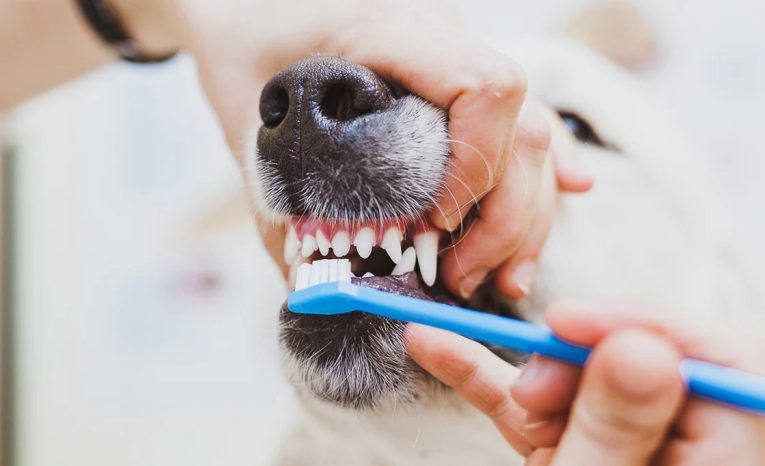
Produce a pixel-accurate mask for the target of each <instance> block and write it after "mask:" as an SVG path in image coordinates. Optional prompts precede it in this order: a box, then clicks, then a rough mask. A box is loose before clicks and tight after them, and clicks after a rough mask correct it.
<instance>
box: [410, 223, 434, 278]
mask: <svg viewBox="0 0 765 466" xmlns="http://www.w3.org/2000/svg"><path fill="white" fill-rule="evenodd" d="M414 250H415V251H416V252H417V262H418V263H419V264H420V275H421V276H422V280H423V281H424V282H425V284H426V285H428V286H433V284H434V283H435V282H436V270H437V268H438V232H436V231H426V232H423V233H419V234H417V235H414Z"/></svg>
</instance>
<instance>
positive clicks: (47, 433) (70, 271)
mask: <svg viewBox="0 0 765 466" xmlns="http://www.w3.org/2000/svg"><path fill="white" fill-rule="evenodd" d="M598 3H602V2H586V1H581V0H576V1H575V0H554V1H553V0H548V1H546V2H521V1H516V0H513V1H507V0H503V1H499V0H497V1H489V0H483V1H468V0H463V1H461V2H459V4H460V6H461V8H462V9H463V11H464V14H465V17H466V19H467V21H468V24H469V25H470V26H471V27H473V28H474V29H475V31H476V32H477V33H478V34H482V35H484V36H485V37H486V38H487V39H488V40H490V41H495V42H507V41H508V39H512V38H517V37H526V36H529V35H550V34H562V33H563V32H564V31H568V32H569V33H572V34H575V35H576V30H577V28H576V25H577V24H579V22H581V21H587V20H588V16H587V15H585V16H581V14H582V12H584V11H590V12H592V10H590V8H591V7H592V6H593V5H595V4H598ZM635 5H636V6H637V7H638V9H639V11H640V13H641V14H642V15H643V20H644V23H641V24H643V25H644V26H645V27H646V28H647V29H646V31H649V33H650V34H649V35H650V37H651V39H652V42H653V44H654V45H653V46H651V47H649V48H650V49H651V50H649V51H648V53H647V54H646V55H645V56H643V57H642V58H640V59H639V60H634V57H632V58H630V57H626V58H624V57H622V58H624V61H625V64H626V65H627V66H630V67H632V68H634V69H635V72H636V73H637V74H638V75H639V77H640V79H642V80H643V81H645V83H646V84H647V85H648V86H649V87H651V88H652V89H653V91H654V92H655V93H656V94H658V95H659V96H660V97H662V98H663V99H664V100H665V101H666V102H667V103H668V105H669V106H671V107H672V108H674V109H675V110H676V111H677V113H679V114H680V115H683V117H684V125H685V128H683V130H684V131H686V132H687V133H688V134H689V137H690V138H691V139H692V140H693V141H694V142H695V143H696V146H697V147H698V151H699V153H698V163H699V164H705V165H707V166H708V167H709V168H710V169H711V171H712V173H713V174H714V176H715V178H716V181H717V182H718V184H719V185H720V186H721V187H722V189H721V190H720V192H719V196H720V198H721V200H722V205H724V206H725V209H726V210H727V213H728V217H729V218H730V219H731V221H730V225H728V227H729V229H730V230H731V232H732V234H734V235H735V237H736V239H737V240H738V241H740V242H741V243H743V244H744V245H746V247H748V250H749V251H750V253H749V254H748V259H749V260H750V262H751V264H753V265H756V264H758V263H761V261H762V260H763V259H765V251H764V249H765V248H763V247H762V246H761V245H760V238H762V237H764V236H765V220H763V214H762V210H761V207H760V205H761V202H762V199H763V187H762V186H761V173H762V172H763V168H765V161H763V160H762V155H763V154H765V139H763V138H762V137H761V131H760V128H759V125H760V123H759V122H760V112H761V111H762V110H763V109H765V35H763V34H762V24H761V19H762V18H765V4H763V3H762V2H757V1H755V0H751V1H745V0H732V1H727V2H720V1H712V0H703V1H700V0H682V1H673V2H666V1H660V0H641V1H640V2H639V3H638V2H636V3H635ZM641 27H642V26H641ZM572 31H573V32H572ZM641 31H642V29H641V30H639V31H637V32H636V34H640V33H641ZM632 32H634V31H632ZM632 32H630V33H632ZM625 33H626V32H625ZM580 39H582V40H590V41H594V42H597V38H591V37H590V38H581V37H580ZM595 45H597V44H595ZM600 45H601V46H603V47H606V48H607V47H608V45H609V44H600ZM625 111H629V109H625ZM4 118H5V121H4V123H3V126H4V127H5V130H6V132H7V134H6V138H5V140H6V141H10V144H8V145H7V146H6V148H5V149H4V153H3V158H2V178H0V180H1V182H2V189H0V193H1V195H0V198H1V199H2V204H0V205H2V217H1V218H2V220H1V221H2V227H3V228H2V232H3V236H2V238H3V241H2V247H1V248H0V256H2V259H3V264H4V267H3V275H2V284H3V288H2V303H3V306H2V310H3V314H2V342H3V345H2V357H3V361H4V365H3V388H2V395H3V397H2V399H3V404H2V410H3V420H4V421H3V428H2V434H3V436H2V438H3V441H2V446H1V448H2V449H3V455H4V458H5V463H4V464H3V465H2V466H10V465H14V466H15V465H19V466H52V465H75V464H76V465H80V466H84V465H101V464H109V465H111V466H128V465H130V466H134V465H142V466H144V465H164V466H173V465H184V466H193V465H200V466H201V465H220V464H225V465H231V466H236V465H253V464H268V463H269V461H270V460H271V459H272V458H273V455H274V452H275V449H276V446H277V445H278V439H279V436H280V435H281V433H282V431H283V429H284V427H285V425H287V424H288V422H289V420H290V418H291V416H292V412H293V411H292V393H291V391H290V389H289V388H288V387H287V386H286V384H285V383H284V382H283V381H282V379H281V375H280V373H279V370H278V353H277V350H276V348H277V340H276V309H277V308H278V306H279V304H280V303H281V301H282V299H283V297H284V293H285V292H286V290H285V289H284V285H283V284H282V281H281V278H280V275H279V273H278V271H277V270H276V269H275V267H274V266H273V265H272V264H271V261H270V259H269V258H268V256H267V254H266V253H265V252H264V250H263V249H262V247H261V245H260V243H259V240H258V238H257V234H256V231H255V228H254V226H253V225H252V224H251V223H250V219H249V214H248V212H247V207H246V206H245V205H244V203H242V202H241V201H240V200H239V197H238V196H237V192H238V189H239V185H240V178H239V174H238V172H237V169H236V166H235V164H234V162H233V159H232V157H231V156H230V155H229V153H228V150H227V148H226V146H225V143H224V140H223V137H222V134H221V132H220V129H219V128H218V126H217V123H216V121H215V119H214V116H213V115H212V113H211V111H210V109H209V107H208V105H207V103H206V101H205V99H204V97H203V95H202V94H201V91H200V89H199V85H198V82H197V79H196V76H195V72H194V66H193V62H192V61H191V60H190V59H189V57H185V56H180V57H178V58H176V59H174V60H173V61H171V62H170V63H167V64H163V65H156V66H145V67H142V66H134V65H128V64H119V63H117V64H113V65H110V66H107V67H105V68H102V69H100V70H98V71H96V72H93V73H90V74H88V75H86V76H84V77H82V78H80V79H79V80H77V81H75V82H72V83H70V84H67V85H65V86H63V87H60V88H57V89H55V90H52V91H50V92H48V93H47V94H45V95H42V96H39V97H37V98H35V99H34V100H32V101H29V102H26V103H25V104H23V105H22V106H20V107H18V108H17V109H15V110H14V111H13V112H12V113H11V114H10V115H5V117H4ZM274 290H279V291H278V292H274Z"/></svg>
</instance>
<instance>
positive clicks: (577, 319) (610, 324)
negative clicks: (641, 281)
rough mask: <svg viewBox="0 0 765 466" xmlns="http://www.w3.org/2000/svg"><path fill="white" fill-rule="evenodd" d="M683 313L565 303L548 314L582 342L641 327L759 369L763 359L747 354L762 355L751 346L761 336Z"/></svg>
mask: <svg viewBox="0 0 765 466" xmlns="http://www.w3.org/2000/svg"><path fill="white" fill-rule="evenodd" d="M681 317H682V316H680V315H678V314H677V313H676V312H674V313H673V312H672V311H670V310H668V309H666V308H664V307H661V306H657V305H655V304H640V303H618V304H608V303H594V304H584V303H571V302H570V303H559V304H556V305H553V306H551V307H550V309H549V310H548V312H547V314H546V320H547V323H548V325H549V326H550V328H552V329H553V331H555V333H556V334H558V335H559V336H560V337H561V338H564V339H566V340H569V341H571V342H573V343H577V344H580V345H584V346H594V345H595V344H597V343H598V341H600V340H601V339H602V338H603V337H604V336H606V335H608V334H610V333H611V332H613V331H615V330H617V329H620V328H625V327H636V326H637V327H642V328H645V329H649V330H651V331H653V332H655V333H658V334H661V335H665V336H667V337H668V338H669V339H670V340H672V342H674V344H675V345H676V346H677V347H678V348H679V349H680V351H681V352H682V353H684V354H685V355H686V356H690V357H694V358H699V359H704V360H706V361H710V362H714V363H718V364H723V365H726V366H730V367H737V368H739V369H743V370H755V371H756V370H758V369H759V365H760V364H759V362H758V361H753V360H752V359H751V358H748V357H747V356H746V355H747V354H757V352H756V351H755V352H753V351H751V350H753V349H754V348H751V349H750V348H748V347H747V346H746V345H747V344H748V342H750V341H758V339H757V338H756V337H753V338H748V336H749V335H747V333H746V332H744V331H743V330H742V329H733V328H732V327H726V326H724V325H720V324H719V323H717V322H713V321H711V320H708V319H705V318H704V316H694V317H693V319H688V318H685V319H683V318H681ZM759 341H761V340H759Z"/></svg>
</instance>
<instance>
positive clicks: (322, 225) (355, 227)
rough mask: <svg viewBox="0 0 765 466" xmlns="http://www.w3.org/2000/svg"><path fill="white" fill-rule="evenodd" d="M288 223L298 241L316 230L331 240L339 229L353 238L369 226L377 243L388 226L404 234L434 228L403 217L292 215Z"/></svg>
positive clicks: (380, 240) (314, 233) (314, 234)
mask: <svg viewBox="0 0 765 466" xmlns="http://www.w3.org/2000/svg"><path fill="white" fill-rule="evenodd" d="M290 223H292V226H293V227H294V228H295V232H296V233H297V237H298V239H300V241H302V240H303V237H304V236H305V235H309V234H310V235H313V236H316V232H317V231H321V232H322V233H323V234H324V237H325V238H327V239H329V240H330V241H331V240H332V238H334V237H335V233H336V232H338V231H341V230H344V231H347V232H348V236H350V237H351V240H353V238H354V237H355V236H356V233H357V232H358V231H359V230H360V229H362V228H364V227H370V228H372V230H374V232H375V241H376V243H377V244H380V243H381V242H382V238H383V235H384V234H385V232H386V231H387V230H388V229H389V228H390V227H394V226H395V227H398V229H399V230H400V231H401V232H402V233H403V234H404V235H405V236H406V235H415V234H417V233H421V232H423V231H427V230H432V229H434V228H435V227H433V226H432V225H431V224H430V223H426V222H422V221H420V222H416V223H415V222H411V221H407V220H404V219H391V220H385V221H382V222H348V221H346V220H330V219H324V218H318V217H293V218H292V220H290Z"/></svg>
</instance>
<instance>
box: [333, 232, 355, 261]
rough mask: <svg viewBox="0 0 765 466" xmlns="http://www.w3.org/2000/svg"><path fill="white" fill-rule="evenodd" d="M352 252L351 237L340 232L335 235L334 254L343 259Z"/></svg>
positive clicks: (346, 233)
mask: <svg viewBox="0 0 765 466" xmlns="http://www.w3.org/2000/svg"><path fill="white" fill-rule="evenodd" d="M350 250H351V237H350V236H348V232H347V231H345V230H340V231H338V232H337V233H335V237H334V238H332V252H334V253H335V255H336V256H337V257H343V256H345V255H347V254H348V252H349V251H350Z"/></svg>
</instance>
